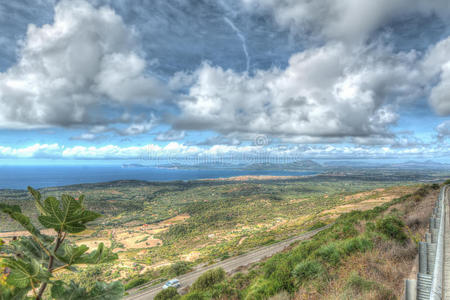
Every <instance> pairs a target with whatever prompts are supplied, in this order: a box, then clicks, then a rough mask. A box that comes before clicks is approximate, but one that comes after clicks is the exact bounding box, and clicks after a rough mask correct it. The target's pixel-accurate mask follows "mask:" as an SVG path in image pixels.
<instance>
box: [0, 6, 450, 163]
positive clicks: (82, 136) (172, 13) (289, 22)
mask: <svg viewBox="0 0 450 300" xmlns="http://www.w3.org/2000/svg"><path fill="white" fill-rule="evenodd" d="M449 16H450V4H449V2H448V1H447V0H429V1H421V0H380V1H370V2H368V1H354V0H342V1H339V2H337V1H332V0H317V1H306V0H305V1H303V0H300V1H299V0H286V1H276V0H228V1H226V0H223V1H208V0H201V1H199V0H195V1H194V0H192V1H188V0H183V1H181V0H170V1H167V0H164V1H163V0H155V1H131V2H130V1H125V0H95V1H94V0H93V1H86V0H75V1H66V0H62V1H53V0H39V1H35V0H26V1H3V2H2V3H0V51H1V53H0V54H1V55H0V163H1V162H3V163H4V164H15V163H17V164H27V163H30V164H36V163H41V164H53V163H76V162H78V161H80V160H82V161H88V162H92V161H95V162H97V163H98V162H101V163H107V162H116V161H117V160H126V161H129V160H133V159H136V158H138V157H140V156H142V153H148V151H149V149H150V150H151V152H152V153H155V155H161V156H202V155H203V156H205V155H218V156H226V155H238V154H246V153H250V154H251V153H255V152H258V151H264V152H265V153H269V154H270V155H285V156H293V157H298V158H300V159H301V158H305V159H324V158H326V159H350V158H360V159H388V158H389V159H398V160H409V159H435V160H445V161H448V154H449V151H448V146H449V145H448V141H449V136H450V118H449V115H450V26H449V24H448V20H449Z"/></svg>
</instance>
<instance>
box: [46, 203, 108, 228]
mask: <svg viewBox="0 0 450 300" xmlns="http://www.w3.org/2000/svg"><path fill="white" fill-rule="evenodd" d="M82 203H83V198H81V201H80V200H78V201H77V200H75V199H74V198H73V197H71V196H69V195H62V197H61V201H58V200H57V199H56V198H55V197H48V198H47V199H45V200H44V203H43V206H42V209H43V211H44V214H43V215H41V216H39V218H38V219H39V222H41V224H42V225H44V226H45V227H47V228H53V229H55V230H56V231H58V232H63V231H65V232H68V233H78V232H81V231H83V230H85V229H86V226H85V224H86V223H87V222H90V221H93V220H95V219H97V218H98V217H100V214H98V213H96V212H92V211H89V210H86V209H85V208H84V207H83V205H82Z"/></svg>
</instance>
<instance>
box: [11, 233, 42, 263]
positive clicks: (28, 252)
mask: <svg viewBox="0 0 450 300" xmlns="http://www.w3.org/2000/svg"><path fill="white" fill-rule="evenodd" d="M45 246H46V247H47V249H49V248H50V243H45ZM4 252H5V253H9V254H13V255H16V256H17V255H20V256H21V257H27V258H33V259H35V260H37V261H38V262H40V263H42V264H47V262H48V259H49V257H48V255H47V253H46V252H45V251H44V250H43V249H42V248H41V246H40V244H39V243H38V242H36V240H34V239H33V238H31V237H29V236H27V237H23V236H22V237H19V238H18V239H17V240H14V241H11V242H10V243H9V244H7V245H5V249H4Z"/></svg>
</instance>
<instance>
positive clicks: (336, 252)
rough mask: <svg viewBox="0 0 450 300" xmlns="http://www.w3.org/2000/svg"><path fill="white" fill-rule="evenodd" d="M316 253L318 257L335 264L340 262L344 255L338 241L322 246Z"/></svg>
mask: <svg viewBox="0 0 450 300" xmlns="http://www.w3.org/2000/svg"><path fill="white" fill-rule="evenodd" d="M315 254H316V257H318V258H320V259H322V260H323V261H324V262H326V263H329V264H330V265H333V266H336V265H338V264H339V262H340V261H341V256H342V253H341V251H340V249H339V247H338V246H337V245H336V243H330V244H328V245H324V246H322V247H320V248H319V249H318V250H317V251H316V253H315Z"/></svg>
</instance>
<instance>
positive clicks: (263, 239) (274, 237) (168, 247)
mask: <svg viewBox="0 0 450 300" xmlns="http://www.w3.org/2000/svg"><path fill="white" fill-rule="evenodd" d="M417 188H418V185H417V183H416V182H408V181H401V180H392V177H385V176H379V177H374V176H372V177H371V178H367V179H364V177H363V180H361V177H360V176H358V177H356V176H342V175H339V176H335V175H327V176H325V175H320V176H311V177H299V178H291V177H279V178H274V177H270V178H268V177H264V176H263V177H248V178H243V177H240V178H231V179H220V180H201V181H193V182H172V183H148V182H138V181H118V182H112V183H103V184H87V185H76V186H68V187H60V188H48V189H42V190H41V193H43V195H44V196H49V195H52V196H59V195H61V194H63V193H68V194H70V195H73V196H76V197H77V196H79V195H81V194H84V195H85V196H86V201H85V202H86V204H87V206H88V207H89V208H90V209H92V210H95V211H98V212H100V213H102V214H103V216H104V217H103V218H101V219H100V221H97V222H95V223H93V224H92V225H91V226H90V228H89V230H87V231H85V232H82V233H80V234H77V235H73V236H71V237H70V239H71V240H72V241H73V242H74V243H76V244H77V245H82V244H84V245H87V246H88V247H89V248H90V251H92V249H95V248H97V247H98V245H99V244H100V243H103V244H104V245H105V246H107V247H111V248H112V249H113V252H115V253H117V254H118V255H119V260H117V261H116V262H114V263H110V264H108V265H105V266H102V265H100V266H94V267H83V268H82V269H81V270H80V272H78V273H76V275H75V278H74V275H69V273H65V272H60V273H59V275H58V276H59V277H60V278H62V279H67V280H68V279H69V278H70V279H75V280H76V281H78V282H81V283H83V282H86V281H88V279H90V278H92V277H94V278H99V279H102V280H115V279H121V280H123V281H124V282H125V283H126V284H127V288H130V287H133V286H134V285H137V284H141V283H143V282H147V281H154V282H159V281H161V280H165V279H167V278H169V277H171V276H175V275H176V274H178V273H180V272H181V273H183V272H186V271H187V270H189V269H191V268H194V267H195V266H197V265H202V264H209V263H212V262H216V261H219V260H222V259H225V258H228V257H231V256H235V255H238V254H241V253H244V252H247V251H249V250H250V249H253V248H256V247H259V246H262V245H267V244H270V243H274V242H276V241H279V240H283V239H286V238H288V237H291V236H293V235H297V234H299V233H302V232H305V231H307V230H309V229H311V228H316V227H320V226H323V225H324V224H326V223H329V222H332V221H333V220H335V219H336V218H338V217H339V216H340V215H341V214H343V213H346V212H350V211H353V210H361V211H367V210H370V209H372V208H374V207H375V206H378V205H381V204H383V203H387V202H389V201H391V200H392V199H395V198H399V197H401V196H404V195H407V194H410V193H412V192H414V191H415V190H416V189H417ZM0 201H1V202H4V203H9V204H19V205H20V206H21V207H22V209H23V210H24V211H25V213H26V214H28V215H31V216H32V219H35V218H36V216H37V212H36V210H35V209H34V204H33V201H31V198H30V196H29V195H28V194H27V192H25V191H17V190H3V191H0ZM0 221H1V227H0V238H2V239H3V240H5V241H6V242H8V241H9V240H11V239H12V238H13V237H14V236H22V235H27V233H26V232H24V231H22V230H21V228H19V227H17V225H15V224H14V223H12V222H11V221H9V220H8V219H7V217H6V216H5V215H0ZM36 223H37V222H36ZM46 233H47V234H51V232H50V231H49V232H46ZM180 264H181V265H182V266H183V267H182V268H181V270H182V271H179V270H178V269H177V270H178V271H174V266H180ZM177 268H178V267H177Z"/></svg>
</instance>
